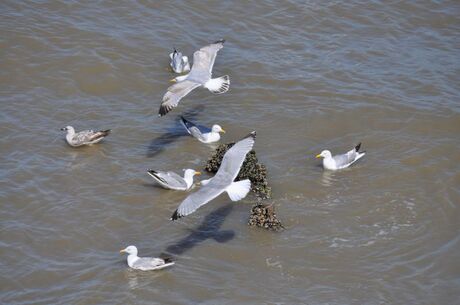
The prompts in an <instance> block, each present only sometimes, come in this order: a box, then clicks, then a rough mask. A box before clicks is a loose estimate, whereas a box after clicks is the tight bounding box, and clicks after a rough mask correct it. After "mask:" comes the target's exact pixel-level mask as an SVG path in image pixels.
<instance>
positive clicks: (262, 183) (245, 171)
mask: <svg viewBox="0 0 460 305" xmlns="http://www.w3.org/2000/svg"><path fill="white" fill-rule="evenodd" d="M233 144H235V143H229V144H220V145H219V147H217V149H216V150H215V151H214V153H213V154H212V155H211V157H210V158H209V159H208V162H207V163H206V166H205V168H204V169H205V170H206V171H208V172H211V173H216V172H217V170H218V169H219V166H220V164H221V163H222V158H223V157H224V154H225V153H226V152H227V150H229V149H230V147H232V146H233ZM244 179H249V180H251V191H253V192H254V193H255V194H256V196H257V197H258V198H260V199H268V198H271V195H272V189H271V187H269V186H268V182H267V168H266V167H265V165H263V164H262V163H259V161H258V160H257V156H256V152H255V151H254V150H251V151H250V152H249V153H248V154H247V155H246V159H245V160H244V162H243V165H242V166H241V169H240V172H239V173H238V176H237V177H236V179H235V181H239V180H244Z"/></svg>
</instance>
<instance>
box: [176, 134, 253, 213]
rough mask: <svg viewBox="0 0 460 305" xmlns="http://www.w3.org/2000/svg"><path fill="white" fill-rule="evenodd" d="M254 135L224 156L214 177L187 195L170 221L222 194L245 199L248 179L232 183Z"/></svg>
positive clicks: (235, 198) (236, 144)
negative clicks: (225, 193)
mask: <svg viewBox="0 0 460 305" xmlns="http://www.w3.org/2000/svg"><path fill="white" fill-rule="evenodd" d="M255 137H256V133H255V131H253V132H251V133H250V134H249V135H248V136H247V137H245V138H244V139H242V140H240V141H238V142H236V143H235V145H233V146H232V147H231V148H230V149H229V150H228V151H227V152H226V153H225V155H224V158H223V159H222V163H221V165H220V167H219V170H218V171H217V173H216V175H215V176H214V177H212V178H211V179H207V180H205V181H206V182H205V183H204V181H203V182H202V185H203V186H202V187H201V188H200V189H199V190H198V191H196V192H195V193H193V194H191V195H189V196H188V197H187V198H185V200H184V201H182V203H181V204H180V205H179V207H178V208H177V210H176V211H174V213H173V215H172V216H171V220H176V219H178V218H181V217H184V216H187V215H189V214H191V213H193V212H194V211H196V210H197V209H198V208H199V207H201V206H202V205H204V204H206V203H208V202H209V201H211V200H213V199H214V198H216V197H217V196H219V195H220V194H222V193H223V192H227V194H228V196H229V197H230V199H231V200H232V201H238V200H241V199H243V198H244V197H246V195H247V194H248V192H249V190H250V189H251V181H249V179H246V180H241V181H236V182H234V180H235V178H236V176H238V173H239V171H240V168H241V165H243V162H244V160H245V158H246V154H247V153H248V152H249V151H251V149H252V147H253V146H254V141H255Z"/></svg>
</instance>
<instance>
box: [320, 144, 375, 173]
mask: <svg viewBox="0 0 460 305" xmlns="http://www.w3.org/2000/svg"><path fill="white" fill-rule="evenodd" d="M360 148H361V143H359V144H358V145H356V146H355V148H353V149H352V150H350V151H349V152H347V153H345V154H342V155H336V156H332V154H331V152H330V151H329V150H323V151H322V152H321V153H320V154H319V155H316V158H324V159H323V167H324V168H325V169H329V170H338V169H343V168H347V167H349V166H350V165H352V164H353V163H355V162H356V161H358V160H359V159H360V158H362V157H363V156H364V155H365V154H366V152H365V151H361V152H360V151H359V149H360Z"/></svg>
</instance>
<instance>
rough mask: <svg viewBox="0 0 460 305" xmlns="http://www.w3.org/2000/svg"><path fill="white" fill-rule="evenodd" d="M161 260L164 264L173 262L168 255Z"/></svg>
mask: <svg viewBox="0 0 460 305" xmlns="http://www.w3.org/2000/svg"><path fill="white" fill-rule="evenodd" d="M163 260H164V261H165V263H166V264H169V263H174V261H173V259H172V258H170V257H165V258H163Z"/></svg>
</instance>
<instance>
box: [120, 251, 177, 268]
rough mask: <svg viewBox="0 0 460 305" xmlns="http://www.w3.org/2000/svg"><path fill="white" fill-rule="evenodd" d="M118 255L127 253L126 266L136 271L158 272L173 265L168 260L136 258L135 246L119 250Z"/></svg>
mask: <svg viewBox="0 0 460 305" xmlns="http://www.w3.org/2000/svg"><path fill="white" fill-rule="evenodd" d="M120 253H128V258H127V262H128V266H129V267H131V268H133V269H137V270H143V271H148V270H160V269H163V268H166V267H169V266H172V265H174V262H173V261H171V260H170V259H162V258H156V257H139V256H137V248H136V246H129V247H126V248H125V249H123V250H120Z"/></svg>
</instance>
